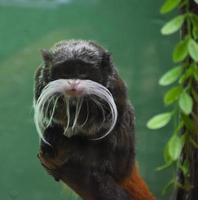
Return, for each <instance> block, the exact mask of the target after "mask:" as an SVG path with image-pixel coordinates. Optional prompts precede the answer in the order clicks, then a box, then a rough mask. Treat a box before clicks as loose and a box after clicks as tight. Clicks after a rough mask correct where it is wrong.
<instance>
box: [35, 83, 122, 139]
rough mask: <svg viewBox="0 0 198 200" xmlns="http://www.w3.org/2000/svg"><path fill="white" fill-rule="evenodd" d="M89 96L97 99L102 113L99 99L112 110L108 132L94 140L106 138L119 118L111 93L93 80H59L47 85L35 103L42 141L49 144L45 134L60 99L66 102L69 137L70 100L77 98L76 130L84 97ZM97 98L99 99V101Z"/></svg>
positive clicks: (96, 102) (36, 120)
mask: <svg viewBox="0 0 198 200" xmlns="http://www.w3.org/2000/svg"><path fill="white" fill-rule="evenodd" d="M89 95H91V96H95V97H96V98H94V99H92V98H91V99H92V100H93V102H94V103H95V104H96V105H97V106H98V107H99V108H100V109H101V110H102V111H103V108H102V106H103V105H102V103H100V102H99V100H98V99H102V100H103V101H105V102H106V103H107V105H108V106H109V108H110V111H111V113H110V114H111V122H110V125H109V129H108V131H107V132H106V133H104V134H103V135H102V136H100V137H97V138H94V139H92V140H100V139H103V138H104V137H106V136H107V135H108V134H109V133H110V132H111V131H112V130H113V128H114V127H115V124H116V122H117V117H118V112H117V107H116V104H115V102H114V99H113V96H112V94H111V92H110V91H109V90H108V89H107V88H106V87H104V86H103V85H101V84H99V83H97V82H95V81H91V80H74V79H58V80H55V81H51V82H49V83H48V85H46V86H45V87H44V89H43V90H42V92H41V94H40V96H39V98H38V100H37V101H36V102H35V103H34V121H35V125H36V129H37V132H38V134H39V136H40V137H41V139H42V140H43V141H44V142H46V143H48V142H47V141H46V140H45V138H44V136H43V132H44V130H45V129H46V128H47V127H48V126H50V125H51V124H52V121H53V115H54V112H55V109H56V104H57V102H58V99H59V98H60V97H64V99H65V102H66V112H65V114H66V116H67V123H66V124H67V126H66V127H64V134H65V135H66V136H68V137H70V136H72V135H71V134H66V133H67V130H68V128H69V124H70V109H69V106H70V103H71V102H70V100H69V99H70V98H71V96H75V97H77V103H76V113H75V117H74V121H73V125H72V129H74V127H75V126H76V123H77V119H78V116H79V113H80V109H81V106H82V102H83V97H84V96H89ZM97 97H99V98H98V99H97ZM51 103H53V108H52V111H51V112H50V115H51V116H50V117H48V113H49V112H48V108H49V105H50V104H51ZM87 118H88V113H87ZM86 122H87V119H85V122H84V123H83V125H84V124H85V123H86Z"/></svg>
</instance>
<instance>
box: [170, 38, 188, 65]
mask: <svg viewBox="0 0 198 200" xmlns="http://www.w3.org/2000/svg"><path fill="white" fill-rule="evenodd" d="M187 55H188V38H186V39H184V40H181V41H180V42H179V43H177V45H176V46H175V49H174V51H173V61H174V62H181V61H183V60H184V59H185V58H186V57H187Z"/></svg>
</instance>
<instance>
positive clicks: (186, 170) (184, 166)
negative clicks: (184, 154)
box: [178, 160, 189, 176]
mask: <svg viewBox="0 0 198 200" xmlns="http://www.w3.org/2000/svg"><path fill="white" fill-rule="evenodd" d="M178 166H179V169H180V170H181V171H182V173H183V174H184V176H188V175H189V163H188V161H187V160H185V161H184V163H182V164H181V163H179V164H178Z"/></svg>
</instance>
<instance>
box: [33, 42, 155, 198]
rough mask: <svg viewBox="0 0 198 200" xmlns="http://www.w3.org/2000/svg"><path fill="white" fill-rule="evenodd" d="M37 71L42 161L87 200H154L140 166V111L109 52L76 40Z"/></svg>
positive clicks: (47, 55) (57, 48) (49, 55)
mask: <svg viewBox="0 0 198 200" xmlns="http://www.w3.org/2000/svg"><path fill="white" fill-rule="evenodd" d="M42 56H43V60H44V63H43V65H41V66H40V67H38V69H37V70H36V75H35V91H34V92H35V94H34V110H35V116H34V119H35V125H36V128H37V131H38V133H39V135H40V137H41V145H40V152H39V154H38V157H39V158H40V161H41V163H42V165H43V166H44V167H45V168H46V169H47V171H48V172H49V174H51V175H52V176H54V178H55V179H56V180H62V181H63V182H64V183H66V184H67V185H68V186H70V187H71V188H72V189H73V190H74V191H75V192H77V193H78V194H79V195H80V196H81V197H82V198H83V199H85V200H153V199H154V198H153V196H152V194H151V193H150V192H149V190H148V188H147V186H146V184H145V183H144V181H143V179H142V178H141V177H140V175H139V174H138V170H137V168H136V167H135V148H134V113H133V109H132V107H131V105H130V103H129V100H128V97H127V90H126V86H125V84H124V82H123V81H122V79H121V78H120V76H119V75H118V72H117V70H116V68H115V66H114V64H113V62H112V59H111V56H110V54H109V53H108V51H107V50H105V49H104V48H102V47H101V46H99V45H97V44H96V43H94V42H92V41H82V40H70V41H61V42H58V43H56V44H55V45H54V46H53V47H52V48H51V49H49V50H42Z"/></svg>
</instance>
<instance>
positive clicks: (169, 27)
mask: <svg viewBox="0 0 198 200" xmlns="http://www.w3.org/2000/svg"><path fill="white" fill-rule="evenodd" d="M184 19H185V16H184V15H179V16H177V17H175V18H173V19H171V20H170V21H168V22H167V23H166V24H165V25H164V26H163V27H162V29H161V33H162V34H163V35H169V34H172V33H175V32H176V31H178V30H179V29H180V28H181V26H182V24H183V23H184Z"/></svg>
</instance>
